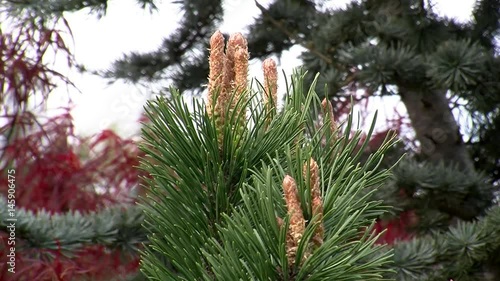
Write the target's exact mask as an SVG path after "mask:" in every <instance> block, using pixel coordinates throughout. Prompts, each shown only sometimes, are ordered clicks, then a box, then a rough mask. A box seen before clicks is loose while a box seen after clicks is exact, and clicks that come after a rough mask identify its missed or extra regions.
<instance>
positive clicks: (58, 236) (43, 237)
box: [0, 197, 147, 255]
mask: <svg viewBox="0 0 500 281" xmlns="http://www.w3.org/2000/svg"><path fill="white" fill-rule="evenodd" d="M10 207H11V206H10ZM0 214H1V217H0V219H1V223H0V230H2V231H5V232H8V229H7V227H8V226H9V224H10V223H11V222H10V221H8V219H9V218H11V217H9V212H8V206H7V200H6V199H5V198H3V197H2V198H1V200H0ZM15 218H16V219H17V220H16V221H15V228H16V239H19V240H18V241H22V243H21V245H22V247H23V248H25V249H30V248H34V249H50V250H62V252H63V253H65V254H68V255H71V254H72V253H73V252H74V251H78V250H79V249H81V248H82V247H85V246H88V245H103V246H106V247H108V248H112V249H121V250H124V251H128V252H132V253H136V252H137V251H138V249H139V248H140V247H141V244H142V243H144V242H146V241H147V239H146V232H145V230H144V229H143V227H142V223H143V220H144V216H143V211H142V208H140V207H138V206H129V205H123V206H115V207H110V208H108V209H105V210H102V211H98V212H91V213H89V214H82V213H80V212H68V213H65V214H49V213H47V212H45V211H39V212H37V213H34V212H32V211H26V210H24V209H17V210H16V212H15Z"/></svg>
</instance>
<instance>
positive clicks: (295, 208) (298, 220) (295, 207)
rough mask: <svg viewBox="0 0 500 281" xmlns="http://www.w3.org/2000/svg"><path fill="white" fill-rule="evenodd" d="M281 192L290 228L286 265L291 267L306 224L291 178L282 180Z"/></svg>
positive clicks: (295, 187)
mask: <svg viewBox="0 0 500 281" xmlns="http://www.w3.org/2000/svg"><path fill="white" fill-rule="evenodd" d="M283 192H284V197H285V202H286V207H287V210H288V215H289V216H290V226H289V229H288V234H289V236H290V239H287V245H286V251H287V257H288V263H289V264H290V265H292V264H294V263H295V259H296V255H297V249H298V246H299V242H300V239H302V236H303V235H304V230H305V228H306V222H305V220H304V215H303V214H302V208H301V206H300V199H299V194H298V190H297V184H296V183H295V180H294V179H293V178H292V177H291V176H288V175H287V176H285V179H283Z"/></svg>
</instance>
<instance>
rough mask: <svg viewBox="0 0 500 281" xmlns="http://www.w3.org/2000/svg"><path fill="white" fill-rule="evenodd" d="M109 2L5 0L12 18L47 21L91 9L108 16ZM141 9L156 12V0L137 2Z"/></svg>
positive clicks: (106, 0)
mask: <svg viewBox="0 0 500 281" xmlns="http://www.w3.org/2000/svg"><path fill="white" fill-rule="evenodd" d="M108 1H109V0H5V1H4V2H7V3H8V4H7V5H4V7H6V9H7V12H8V13H9V15H10V16H14V17H16V16H20V15H26V14H28V15H36V16H40V17H42V18H45V19H50V18H57V17H61V16H62V15H63V13H64V12H76V11H79V10H83V9H86V8H90V10H91V11H92V12H93V13H96V14H97V15H98V16H99V17H101V16H103V15H105V14H106V10H107V8H108ZM136 1H137V3H138V4H139V5H141V7H142V8H143V9H144V8H149V10H151V11H152V10H155V9H156V4H155V0H136Z"/></svg>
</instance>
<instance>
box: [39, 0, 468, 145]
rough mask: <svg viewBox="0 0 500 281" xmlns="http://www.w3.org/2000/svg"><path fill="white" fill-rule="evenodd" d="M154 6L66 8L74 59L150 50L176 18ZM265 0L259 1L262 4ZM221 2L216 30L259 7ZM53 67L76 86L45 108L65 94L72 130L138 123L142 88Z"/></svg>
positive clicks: (120, 1) (450, 5) (449, 3)
mask: <svg viewBox="0 0 500 281" xmlns="http://www.w3.org/2000/svg"><path fill="white" fill-rule="evenodd" d="M159 2H160V3H159V4H158V7H159V10H158V12H154V13H153V14H150V13H149V12H148V11H143V10H141V9H140V8H139V7H138V5H137V4H136V1H134V0H111V1H109V5H108V12H107V14H106V16H104V17H103V18H101V19H97V18H96V16H95V15H89V14H88V11H87V10H84V11H80V12H77V13H72V14H67V16H66V18H67V20H68V22H69V24H70V27H71V29H72V33H73V39H72V40H69V39H68V40H67V43H68V44H69V46H70V47H71V48H72V50H73V53H74V55H75V57H76V60H77V62H78V63H79V64H83V65H85V66H86V67H87V68H88V69H96V70H97V69H99V70H102V69H106V68H108V67H109V66H110V65H111V63H112V62H113V61H114V60H116V59H118V58H120V57H121V56H122V54H124V53H129V52H130V51H140V52H141V51H142V52H147V51H152V50H155V49H156V48H157V47H158V46H159V45H160V44H161V42H162V39H163V38H164V37H166V36H168V34H169V33H170V32H172V30H174V29H175V28H176V27H177V22H178V21H179V19H180V16H181V13H179V10H178V8H177V7H178V6H177V5H174V4H171V2H172V1H159ZM269 2H270V1H269V0H261V1H259V3H261V4H263V5H264V6H266V4H267V3H269ZM331 2H333V3H335V5H336V6H337V5H338V6H344V5H345V4H346V3H348V2H350V1H346V0H335V1H331ZM434 2H435V3H436V10H437V11H439V12H441V13H444V14H446V15H447V16H450V17H456V18H459V19H461V20H467V19H468V18H469V16H470V12H471V10H472V5H473V2H474V1H473V0H460V1H457V0H438V1H434ZM224 3H225V11H226V12H225V17H224V23H223V25H222V26H221V27H220V30H221V31H222V32H226V33H234V32H243V33H244V32H245V27H246V26H247V25H249V24H251V23H252V21H253V18H254V17H256V16H257V15H258V14H259V10H258V9H257V7H256V6H255V4H254V1H253V0H227V1H224ZM299 53H300V48H299V47H296V48H293V49H292V50H290V51H289V52H286V53H284V55H283V57H282V58H283V59H282V61H281V65H280V66H279V67H280V68H281V69H283V70H285V71H286V73H287V74H291V72H292V69H293V68H294V67H296V66H298V65H299V64H300V61H298V60H297V59H296V57H297V55H298V54H299ZM56 67H57V68H58V69H59V70H60V71H61V72H63V73H64V74H66V75H67V76H68V77H69V78H70V79H71V80H72V81H73V82H74V83H75V84H76V86H77V88H78V89H74V88H71V87H70V88H67V87H60V88H59V89H58V90H57V91H56V92H55V93H54V95H53V96H52V98H51V99H50V100H49V107H50V108H57V107H58V106H60V105H63V104H66V103H67V97H70V98H71V100H72V103H73V110H72V114H73V117H74V121H75V129H76V132H77V134H82V135H90V134H94V133H97V132H99V131H101V130H103V129H106V128H110V127H111V128H113V129H115V130H116V131H117V132H118V133H119V134H120V135H122V136H130V135H133V134H137V132H138V130H139V127H140V125H139V124H138V122H137V119H138V117H139V114H140V113H141V112H142V107H143V105H144V103H145V101H146V99H147V97H148V94H147V90H145V89H140V88H138V87H135V86H133V85H130V84H125V83H122V82H117V83H114V84H112V85H108V83H107V81H106V80H104V79H102V78H99V77H96V76H93V75H90V74H80V73H78V72H77V71H76V70H72V69H67V67H65V65H64V63H63V62H62V60H60V59H56ZM260 69H261V68H260V62H258V61H252V62H251V63H250V76H251V77H256V78H257V79H259V80H262V74H261V71H260Z"/></svg>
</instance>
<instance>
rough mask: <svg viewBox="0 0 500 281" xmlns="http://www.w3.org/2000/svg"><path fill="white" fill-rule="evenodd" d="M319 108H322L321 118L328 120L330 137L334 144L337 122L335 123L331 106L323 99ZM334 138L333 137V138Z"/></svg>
mask: <svg viewBox="0 0 500 281" xmlns="http://www.w3.org/2000/svg"><path fill="white" fill-rule="evenodd" d="M321 107H322V108H323V118H324V120H325V121H326V120H328V121H329V122H330V134H334V135H332V142H335V141H336V140H337V137H338V136H337V135H336V134H337V129H338V126H337V122H335V116H334V115H333V106H332V103H331V102H330V101H328V100H327V99H323V101H322V102H321ZM334 136H335V137H334Z"/></svg>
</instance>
